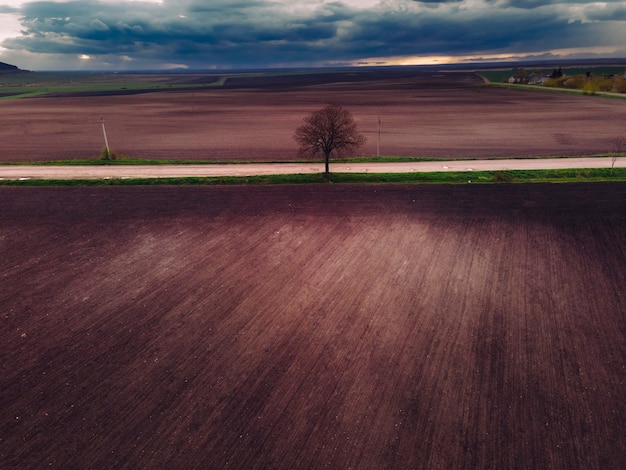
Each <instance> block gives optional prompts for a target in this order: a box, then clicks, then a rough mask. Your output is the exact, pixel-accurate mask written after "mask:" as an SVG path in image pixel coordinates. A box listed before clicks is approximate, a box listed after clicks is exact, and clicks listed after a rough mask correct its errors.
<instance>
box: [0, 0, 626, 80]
mask: <svg viewBox="0 0 626 470" xmlns="http://www.w3.org/2000/svg"><path fill="white" fill-rule="evenodd" d="M0 1H2V0H0ZM0 14H5V15H8V14H16V15H18V17H19V22H20V29H21V31H20V33H19V34H17V35H15V36H13V37H8V38H6V39H4V41H3V42H2V43H1V46H2V47H3V48H4V51H2V52H0V60H5V59H4V58H9V59H11V58H18V57H22V58H30V59H29V60H33V61H39V63H44V64H45V63H46V60H50V61H56V62H55V63H57V64H60V65H59V66H57V67H55V68H76V67H79V66H85V67H86V66H88V67H90V68H94V69H98V68H100V69H106V68H117V69H121V68H167V67H185V68H198V69H203V68H253V67H281V66H306V65H309V66H323V65H332V64H352V63H357V62H367V61H380V60H383V61H385V60H389V61H391V58H402V57H416V56H421V57H428V56H453V57H459V58H464V57H479V56H489V55H493V56H496V55H506V54H509V55H511V56H523V55H540V54H551V53H553V51H557V50H566V51H570V52H571V53H576V51H577V50H579V51H581V52H580V53H583V54H584V53H585V51H586V52H587V54H595V53H596V51H605V52H604V53H608V54H612V55H624V51H623V50H620V49H623V47H622V45H623V44H625V39H626V33H624V31H625V30H626V28H625V27H624V26H626V1H625V2H601V3H597V2H594V3H592V2H583V1H567V2H563V1H538V0H447V1H437V0H423V1H415V0H381V1H379V2H375V1H370V2H367V1H365V2H357V1H354V0H352V1H347V0H346V1H344V2H341V1H336V2H328V1H324V0H317V1H304V2H295V3H294V2H289V1H278V0H274V1H270V0H267V1H265V0H253V1H228V0H217V1H211V2H210V3H209V2H205V1H199V0H176V1H175V0H163V1H161V2H155V1H128V0H127V1H104V0H86V1H82V0H81V1H78V0H74V1H66V2H54V1H37V2H27V3H23V4H21V5H20V6H14V5H0ZM5 61H8V60H5ZM27 66H29V67H31V68H37V67H33V65H30V64H27ZM44 68H46V67H45V66H44ZM48 68H49V67H48Z"/></svg>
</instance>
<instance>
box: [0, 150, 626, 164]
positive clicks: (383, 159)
mask: <svg viewBox="0 0 626 470" xmlns="http://www.w3.org/2000/svg"><path fill="white" fill-rule="evenodd" d="M112 152H114V150H112ZM613 155H617V156H618V157H625V156H626V153H617V154H616V153H611V154H606V153H603V154H597V155H554V156H540V157H518V158H515V157H484V158H480V160H502V159H506V160H534V159H536V160H541V159H546V158H550V159H552V158H606V157H611V156H613ZM446 160H448V159H445V158H432V157H404V156H394V155H388V156H374V157H349V158H333V159H332V161H331V164H332V163H377V162H380V163H402V162H437V161H446ZM449 160H454V161H473V160H477V159H476V158H452V157H451V158H449ZM259 163H324V160H323V159H300V158H299V159H292V160H263V161H257V160H176V159H162V160H154V159H142V158H132V157H127V156H124V155H118V156H117V157H116V158H115V159H110V160H107V159H106V158H102V157H98V158H89V159H76V160H44V161H23V162H20V161H13V162H0V165H11V166H107V165H248V164H250V165H251V164H259Z"/></svg>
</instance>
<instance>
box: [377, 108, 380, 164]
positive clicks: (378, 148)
mask: <svg viewBox="0 0 626 470" xmlns="http://www.w3.org/2000/svg"><path fill="white" fill-rule="evenodd" d="M376 156H377V157H380V116H378V143H377V145H376Z"/></svg>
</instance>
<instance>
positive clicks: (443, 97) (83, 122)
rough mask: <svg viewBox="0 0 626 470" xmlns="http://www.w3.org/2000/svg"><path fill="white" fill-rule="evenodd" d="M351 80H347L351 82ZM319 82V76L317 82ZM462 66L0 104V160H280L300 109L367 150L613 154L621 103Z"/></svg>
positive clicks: (288, 152) (290, 153)
mask: <svg viewBox="0 0 626 470" xmlns="http://www.w3.org/2000/svg"><path fill="white" fill-rule="evenodd" d="M357 78H358V79H357ZM322 79H323V80H324V81H326V82H328V83H320V81H322ZM481 83H482V82H481V81H480V79H479V78H478V77H477V76H476V75H473V74H469V73H432V72H428V73H425V72H411V73H408V72H406V71H404V72H402V73H391V72H389V73H388V74H385V73H383V72H377V73H375V74H374V73H372V74H369V75H367V74H366V75H358V74H357V75H354V74H353V75H350V74H343V75H342V74H339V75H337V74H335V75H323V74H322V75H310V76H301V77H259V78H257V79H254V80H252V79H248V80H247V81H246V80H244V79H232V80H230V81H227V82H226V86H225V87H224V88H214V89H205V90H196V91H179V92H155V93H144V94H134V95H118V96H85V97H72V96H66V97H48V98H36V99H27V100H17V101H7V102H4V103H2V108H3V110H2V117H1V118H0V119H2V121H1V122H0V124H1V125H0V161H5V162H6V161H18V160H51V159H75V158H95V157H97V156H99V153H100V150H101V149H102V148H103V147H104V139H103V135H102V128H101V124H100V117H101V116H103V117H104V118H105V120H106V129H107V134H108V138H109V143H110V145H111V147H112V148H114V149H115V150H116V151H118V152H120V153H122V154H125V155H127V156H130V157H135V158H155V159H164V158H167V159H189V160H221V161H223V160H277V161H281V160H287V159H294V158H295V157H296V154H297V148H296V144H295V142H294V140H293V138H292V136H293V132H294V130H295V128H296V127H297V126H298V125H299V123H301V122H302V119H303V117H305V116H306V115H307V114H308V113H309V112H311V111H313V110H316V109H318V108H320V107H321V106H323V105H324V104H327V103H338V104H341V105H343V106H345V107H346V108H348V109H349V110H350V111H351V112H352V113H353V114H354V116H355V118H356V120H357V121H358V124H359V126H360V127H359V128H360V130H361V131H362V132H363V134H364V135H365V136H366V137H367V138H368V143H367V144H366V146H365V147H363V148H362V150H361V153H362V154H363V155H375V154H376V153H377V143H378V118H379V117H380V118H381V120H382V125H381V140H380V152H381V154H383V155H401V156H425V157H450V158H457V157H504V156H509V157H519V156H550V155H584V154H596V153H605V152H609V151H612V150H614V149H613V141H614V140H615V138H616V137H619V136H622V135H623V122H624V121H626V106H624V102H623V101H622V100H612V99H606V98H598V97H589V96H572V95H564V94H557V93H540V92H526V91H518V90H507V89H496V88H484V87H481V86H480V85H481Z"/></svg>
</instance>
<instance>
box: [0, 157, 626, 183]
mask: <svg viewBox="0 0 626 470" xmlns="http://www.w3.org/2000/svg"><path fill="white" fill-rule="evenodd" d="M612 163H613V162H612V161H611V158H609V157H601V158H554V159H509V160H464V161H458V160H456V161H433V162H401V163H331V167H330V168H331V171H332V172H336V173H411V172H435V171H482V170H538V169H559V168H609V167H610V166H611V164H612ZM614 166H615V167H621V168H623V167H626V158H624V157H621V158H618V159H617V160H616V161H615V165H614ZM323 171H324V167H323V164H321V163H319V164H317V163H250V164H224V165H220V164H215V165H128V166H126V165H123V166H122V165H120V166H79V165H76V166H19V165H0V179H84V178H95V179H99V178H167V177H184V176H251V175H277V174H305V173H321V172H323Z"/></svg>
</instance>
